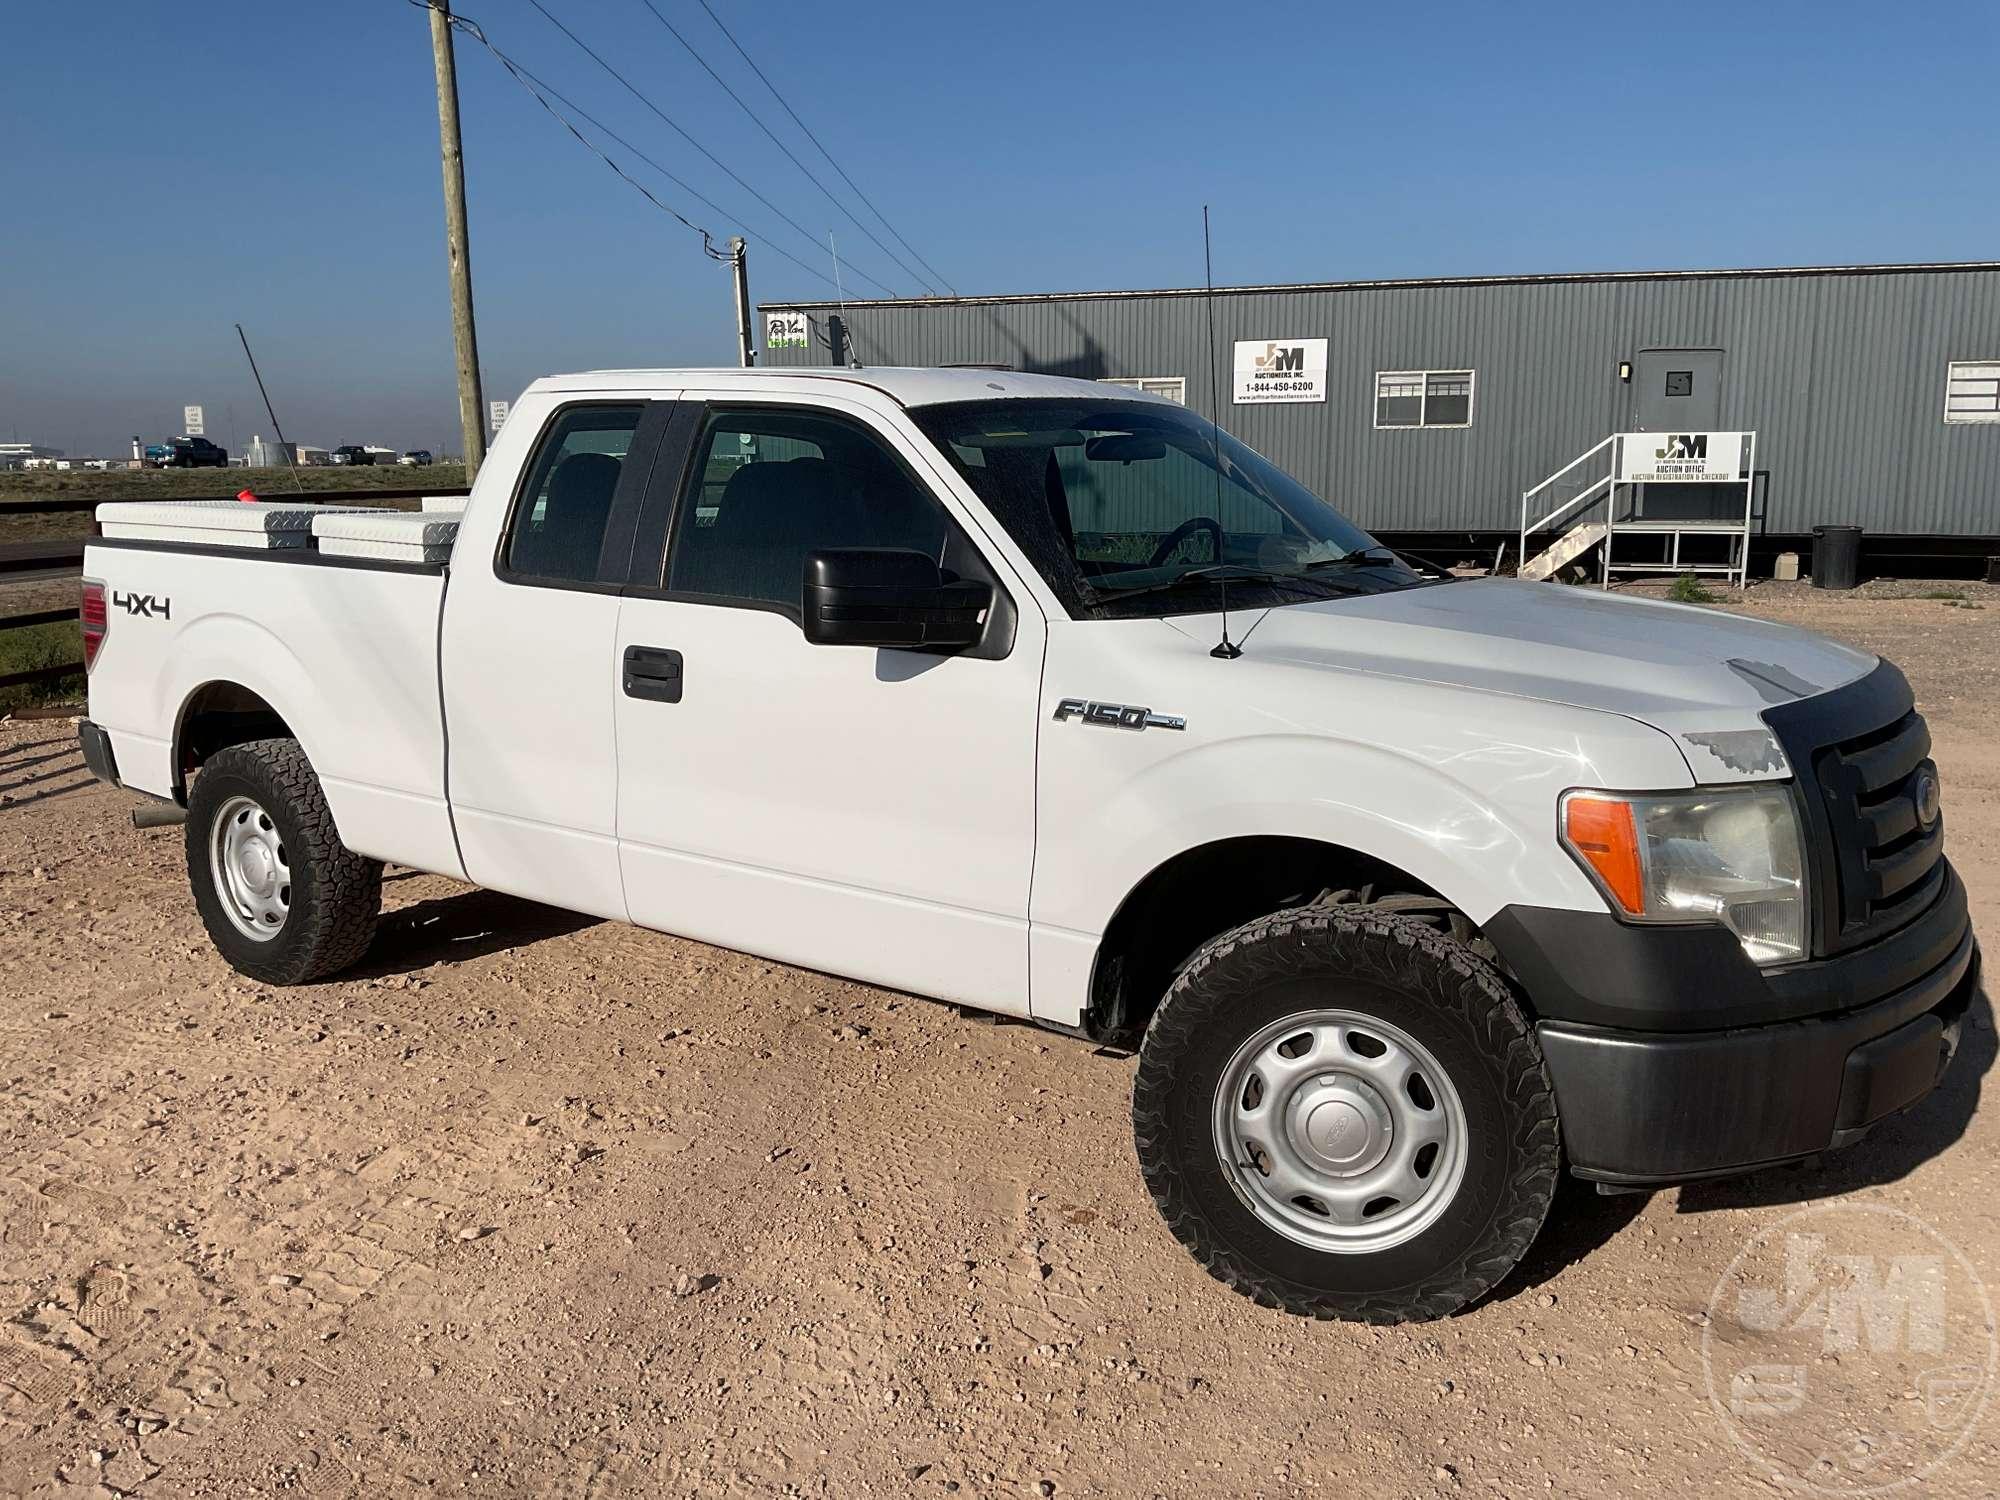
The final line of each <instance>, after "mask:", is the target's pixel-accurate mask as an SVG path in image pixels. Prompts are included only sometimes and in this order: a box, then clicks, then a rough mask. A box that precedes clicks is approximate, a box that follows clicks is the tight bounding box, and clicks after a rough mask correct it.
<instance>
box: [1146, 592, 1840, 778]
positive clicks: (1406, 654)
mask: <svg viewBox="0 0 2000 1500" xmlns="http://www.w3.org/2000/svg"><path fill="white" fill-rule="evenodd" d="M1210 622H1215V624H1213V625H1212V624H1211V623H1210ZM1167 623H1168V624H1171V625H1172V626H1174V628H1176V629H1177V630H1180V631H1181V632H1182V633H1184V634H1186V635H1188V636H1190V637H1191V638H1194V639H1197V640H1200V641H1202V642H1203V643H1204V644H1210V643H1212V642H1213V641H1214V640H1215V639H1216V627H1217V626H1219V621H1217V618H1216V617H1215V616H1213V615H1209V616H1195V617H1189V616H1181V617H1177V618H1174V619H1171V620H1169V621H1168V622H1167ZM1236 639H1238V640H1239V641H1241V642H1242V643H1243V648H1244V650H1245V652H1246V653H1255V654H1257V655H1259V656H1264V657H1267V658H1268V657H1280V658H1283V659H1284V660H1287V661H1290V662H1293V663H1296V664H1297V665H1299V666H1301V667H1307V668H1318V669H1325V670H1333V671H1348V672H1367V673H1372V674H1378V675H1382V676H1389V677H1399V678H1404V679H1408V680H1411V681H1418V682H1436V683H1441V684H1448V685H1451V686H1454V687H1461V688H1470V689H1474V690H1476V691H1483V692H1492V693H1501V694H1506V695H1509V696H1513V697H1519V698H1534V699H1539V700H1541V701H1543V702H1547V703H1561V704H1567V705H1570V706H1572V707H1576V708H1585V709H1596V710H1600V711H1602V712H1605V713H1615V714H1623V715H1625V716H1626V717H1628V718H1632V719H1637V720H1639V721H1641V722H1642V723H1646V724H1651V725H1653V726H1654V727H1655V728H1657V729H1660V730H1661V731H1663V732H1665V733H1666V734H1668V735H1670V736H1671V737H1672V738H1673V740H1674V742H1675V743H1676V744H1677V745H1678V746H1679V747H1680V749H1681V752H1682V754H1683V755H1685V756H1686V757H1687V761H1688V765H1689V768H1690V769H1691V770H1692V771H1693V772H1694V776H1695V779H1696V781H1698V782H1704V783H1706V782H1724V781H1759V780H1769V779H1773V778H1776V777H1782V776H1787V775H1790V774H1791V768H1790V767H1789V766H1788V765H1787V764H1786V762H1785V757H1784V752H1783V751H1782V750H1781V749H1780V748H1779V746H1778V743H1777V740H1776V738H1775V737H1774V736H1773V735H1772V734H1771V732H1770V730H1769V729H1768V728H1767V727H1766V726H1765V724H1764V722H1763V720H1762V718H1761V714H1762V713H1763V711H1764V710H1765V709H1766V708H1768V707H1770V706H1771V705H1773V704H1777V703H1789V702H1791V701H1793V700H1794V699H1797V698H1805V697H1810V696H1812V695H1814V694H1816V693H1823V692H1826V691H1828V690H1829V689H1832V688H1836V687H1839V686H1841V685H1842V684H1844V683H1848V682H1851V681H1853V680H1854V679H1855V678H1857V677H1860V676H1862V675H1863V674H1864V673H1867V672H1869V671H1871V670H1872V669H1873V668H1874V666H1875V662H1876V659H1875V658H1874V657H1873V656H1870V655H1869V654H1867V653H1866V652H1863V651H1856V650H1853V649H1852V648H1850V647H1847V646H1843V645H1841V644H1839V643H1838V642H1836V641H1830V640H1828V639H1826V638H1825V637H1824V636H1820V635H1815V634H1813V633H1812V632H1811V631H1807V630H1799V629H1796V628H1794V627H1793V626H1789V625H1775V624H1771V623H1770V622H1768V621H1764V620H1753V619H1748V618H1745V617H1744V616H1742V615H1734V614H1728V613H1725V612H1723V611H1721V610H1713V609H1702V608H1699V607H1698V606H1694V605H1686V604H1669V603H1665V602H1663V601H1655V600H1651V599H1635V598H1632V597H1630V596H1627V595H1614V594H1604V593H1599V592H1596V591H1594V590H1591V589H1587V588H1576V587H1565V586H1563V585H1561V584H1546V583H1519V582H1515V581H1513V580H1509V579H1483V580H1476V581H1470V582H1465V583H1455V584H1450V585H1440V586H1438V587H1433V588H1411V589H1399V590H1396V591H1394V592H1390V593H1383V594H1374V595H1370V596H1368V597H1366V598H1358V599H1338V600H1328V601H1325V602H1323V603H1310V604H1297V605H1290V606H1286V607H1284V608H1278V609H1269V610H1265V611H1262V612H1261V614H1260V616H1259V617H1258V618H1255V619H1254V620H1253V619H1251V618H1249V617H1247V616H1238V617H1237V635H1236Z"/></svg>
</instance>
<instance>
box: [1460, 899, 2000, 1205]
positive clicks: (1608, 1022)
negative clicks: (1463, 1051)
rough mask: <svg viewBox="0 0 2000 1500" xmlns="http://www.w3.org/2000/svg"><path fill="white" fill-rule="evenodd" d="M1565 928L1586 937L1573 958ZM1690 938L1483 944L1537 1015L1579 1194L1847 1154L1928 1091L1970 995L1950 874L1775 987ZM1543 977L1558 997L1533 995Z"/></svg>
mask: <svg viewBox="0 0 2000 1500" xmlns="http://www.w3.org/2000/svg"><path fill="white" fill-rule="evenodd" d="M1578 918H1581V919H1582V921H1583V923H1585V924H1589V925H1590V926H1591V927H1593V928H1596V927H1597V926H1598V924H1602V925H1601V930H1599V931H1597V932H1596V933H1595V935H1594V940H1593V941H1591V942H1589V943H1587V944H1586V945H1585V946H1581V947H1579V946H1573V945H1574V944H1576V943H1577V941H1578V940H1579V939H1582V938H1585V937H1586V934H1585V933H1584V932H1583V931H1581V930H1579V923H1578V920H1577V919H1578ZM1690 930H1691V929H1673V928H1667V927H1657V928H1638V927H1630V926H1626V925H1624V924H1621V923H1619V922H1617V921H1616V920H1615V919H1613V918H1612V917H1610V916H1609V915H1605V916H1603V917H1593V916H1592V915H1591V914H1589V913H1576V912H1562V913H1555V912H1548V911H1543V910H1541V909H1539V908H1522V907H1510V908H1508V909H1507V911H1505V912H1503V913H1501V916H1500V919H1498V920H1496V922H1495V923H1492V924H1489V926H1488V928H1487V932H1488V936H1489V937H1491V938H1492V940H1493V941H1494V943H1495V944H1496V946H1497V947H1499V949H1500V952H1501V954H1502V956H1503V957H1505V958H1506V959H1507V960H1508V962H1509V964H1510V965H1511V966H1512V967H1513V968H1514V970H1515V973H1516V975H1517V977H1519V978H1520V979H1521V980H1522V982H1523V984H1524V986H1525V987H1526V988H1527V991H1528V995H1529V999H1530V1000H1531V1002H1533V1003H1534V1005H1535V1007H1536V1011H1537V1016H1538V1020H1537V1023H1536V1028H1535V1029H1536V1034H1537V1036H1538V1038H1539V1039H1540V1042H1541V1045H1542V1052H1543V1055H1544V1057H1545V1058H1546V1059H1547V1061H1548V1067H1549V1073H1550V1076H1551V1077H1552V1078H1553V1079H1554V1082H1555V1091H1556V1106H1557V1109H1558V1111H1559V1112H1560V1115H1561V1119H1562V1133H1563V1143H1564V1146H1565V1148H1566V1149H1567V1151H1568V1154H1569V1160H1570V1167H1571V1170H1573V1171H1574V1172H1575V1173H1576V1174H1577V1175H1578V1176H1580V1177H1586V1178H1591V1179H1593V1180H1596V1181H1599V1182H1606V1183H1613V1184H1620V1185H1627V1186H1634V1187H1659V1186H1666V1185H1668V1184H1671V1183H1676V1182H1689V1181H1695V1180H1698V1179H1701V1178H1706V1177H1723V1176H1729V1175H1732V1174H1735V1173H1739V1172H1747V1171H1751V1170H1754V1169H1756V1168H1758V1167H1763V1166H1768V1165H1773V1164H1776V1163H1780V1162H1786V1161H1796V1160H1798V1159H1800V1158H1802V1157H1807V1156H1812V1155H1814V1154H1816V1153H1818V1152H1821V1151H1826V1150H1829V1149H1831V1148H1834V1147H1839V1146H1844V1145H1848V1144H1850V1143H1851V1142H1853V1141H1856V1140H1859V1139H1860V1138H1861V1137H1862V1136H1863V1135H1864V1134H1866V1133H1867V1130H1868V1128H1869V1127H1870V1126H1872V1125H1873V1124H1875V1123H1876V1122H1877V1121H1878V1120H1881V1119H1883V1118H1884V1117H1885V1116H1888V1115H1891V1114H1894V1113H1895V1112H1896V1111H1898V1110H1901V1109H1906V1108H1908V1107H1909V1106H1910V1105H1912V1104H1914V1103H1916V1102H1917V1101H1918V1100H1919V1099H1921V1098H1923V1097H1924V1095H1926V1094H1928V1093H1929V1092H1930V1091H1931V1089H1932V1088H1933V1087H1935V1086H1936V1084H1937V1082H1938V1080H1939V1079H1940V1078H1941V1077H1943V1075H1944V1070H1945V1068H1946V1067H1947V1066H1948V1065H1949V1063H1950V1061H1951V1057H1952V1053H1953V1051H1954V1050H1955V1048H1956V1047H1957V1043H1958V1033H1959V1027H1960V1024H1961V1023H1962V1021H1963V1019H1964V1016H1965V1011H1966V1008H1967V1006H1968V1005H1970V1003H1971V1000H1972V997H1973V995H1974V994H1975V993H1976V992H1977V990H1978V986H1979V947H1978V944H1977V942H1976V941H1975V940H1974V938H1973V935H1972V925H1971V920H1970V917H1969V915H1968V913H1967V911H1966V902H1965V889H1964V887H1963V885H1961V884H1960V883H1959V880H1958V877H1957V875H1956V874H1955V873H1951V872H1947V877H1946V880H1945V882H1944V887H1943V889H1942V890H1941V891H1940V892H1939V895H1938V899H1937V900H1936V901H1935V902H1934V903H1933V904H1932V906H1931V908H1930V910H1928V911H1927V912H1925V913H1924V915H1923V916H1921V917H1919V918H1917V919H1916V920H1915V921H1913V922H1911V923H1910V924H1909V925H1908V926H1906V927H1904V928H1902V929H1901V930H1900V931H1898V932H1895V933H1892V934H1890V935H1889V936H1888V937H1885V938H1883V939H1882V940H1881V941H1880V942H1877V943H1874V944H1871V945H1869V946H1868V947H1865V948H1861V949H1857V950H1855V951H1854V952H1852V953H1848V954H1843V955H1841V956H1840V957H1838V958H1832V959H1827V960H1824V961H1821V962H1818V963H1811V964H1802V965H1797V966H1795V967H1794V968H1792V969H1790V970H1788V971H1775V972H1772V973H1769V974H1765V973H1762V972H1760V971H1759V970H1757V969H1756V968H1755V967H1754V966H1753V965H1751V964H1750V963H1749V962H1748V961H1747V960H1741V959H1740V954H1741V948H1740V947H1739V945H1738V944H1737V943H1736V941H1735V939H1734V938H1733V937H1730V936H1729V935H1728V934H1727V933H1723V934H1722V936H1723V937H1725V938H1727V939H1728V948H1730V949H1735V950H1736V953H1737V955H1738V956H1739V961H1738V962H1734V963H1732V962H1728V961H1726V960H1727V955H1726V953H1725V952H1724V951H1723V950H1721V949H1719V948H1714V947H1711V946H1707V945H1690V944H1688V943H1687V941H1686V935H1687V933H1688V932H1689V931H1690ZM1656 945H1657V946H1656ZM1648 949H1653V950H1654V951H1652V952H1651V953H1648V951H1647V950H1648ZM1648 959H1650V960H1651V961H1650V962H1648V961H1647V960H1648ZM1558 965H1560V966H1561V970H1562V974H1563V978H1562V980H1561V982H1559V983H1552V984H1548V985H1545V986H1543V987H1542V988H1541V989H1540V990H1539V991H1538V988H1537V986H1536V984H1535V982H1534V980H1535V976H1536V975H1537V974H1538V973H1543V972H1548V971H1550V970H1553V969H1555V968H1557V966H1558ZM1675 1002H1678V1003H1675ZM1752 1018H1756V1019H1755V1021H1754V1022H1753V1021H1752Z"/></svg>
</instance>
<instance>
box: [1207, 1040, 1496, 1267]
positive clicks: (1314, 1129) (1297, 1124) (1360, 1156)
mask: <svg viewBox="0 0 2000 1500" xmlns="http://www.w3.org/2000/svg"><path fill="white" fill-rule="evenodd" d="M1213 1117H1214V1127H1215V1149H1216V1154H1217V1155H1218V1156H1219V1157H1220V1158H1221V1161H1222V1163H1223V1168H1224V1171H1225V1174H1226V1175H1227V1177H1228V1179H1229V1183H1230V1186H1231V1187H1232V1188H1234V1189H1235V1191H1236V1194H1237V1196H1238V1197H1239V1198H1241V1199H1242V1200H1243V1202H1244V1204H1245V1205H1246V1206H1247V1207H1248V1208H1249V1209H1250V1211H1251V1212H1252V1213H1254V1214H1255V1215H1256V1216H1257V1217H1258V1218H1259V1219H1261V1220H1262V1221H1263V1222H1264V1223H1266V1224H1268V1225H1269V1226H1270V1227H1271V1228H1272V1229H1274V1230H1276V1231H1277V1232H1278V1233H1279V1234H1282V1235H1283V1236H1285V1238H1287V1239H1289V1240H1291V1241H1293V1242H1294V1243H1297V1244H1300V1245H1304V1246H1307V1247H1308V1248H1311V1249H1314V1250H1324V1251H1332V1252H1335V1253H1344V1254H1370V1253H1373V1252H1376V1251H1380V1250H1386V1249H1388V1248H1389V1247H1391V1246H1393V1245H1400V1244H1402V1243H1403V1242H1405V1241H1406V1240H1409V1239H1412V1238H1414V1237H1415V1236H1417V1235H1419V1234H1422V1233H1423V1232H1424V1230H1426V1229H1428V1228H1429V1227H1430V1226H1431V1225H1432V1224H1433V1223H1435V1222H1436V1220H1437V1217H1438V1215H1439V1214H1441V1213H1443V1212H1444V1210H1445V1208H1446V1207H1447V1206H1449V1204H1450V1203H1451V1200H1452V1197H1453V1195H1454V1194H1456V1192H1457V1191H1458V1186H1459V1182H1460V1179H1461V1178H1463V1177H1464V1175H1465V1164H1466V1123H1465V1106H1464V1105H1463V1104H1462V1103H1461V1102H1460V1100H1459V1097H1458V1090H1457V1089H1456V1088H1455V1087H1454V1086H1453V1084H1452V1081H1451V1078H1450V1076H1449V1075H1448V1074H1447V1073H1446V1072H1445V1070H1444V1068H1443V1067H1442V1066H1441V1065H1440V1064H1439V1063H1438V1061H1437V1059H1436V1058H1435V1057H1434V1056H1433V1055H1432V1054H1431V1052H1430V1050H1429V1049H1428V1048H1426V1047H1425V1046H1424V1045H1423V1044H1422V1043H1421V1042H1419V1041H1417V1039H1416V1038H1414V1037H1413V1036H1411V1035H1410V1034H1409V1033H1408V1032H1406V1031H1404V1030H1402V1029H1401V1028H1400V1027H1397V1026H1392V1025H1389V1024H1388V1023H1386V1022H1384V1021H1380V1020H1377V1019H1375V1018H1373V1017H1370V1016H1366V1015H1363V1014H1361V1013H1360V1012H1358V1011H1349V1010H1309V1011H1300V1012H1298V1013H1296V1014H1293V1015H1289V1016H1285V1017H1284V1018H1282V1019H1280V1020H1277V1021H1273V1022H1272V1023H1271V1024H1270V1025H1268V1026H1265V1027H1263V1028H1262V1029H1261V1030H1259V1031H1257V1032H1256V1033H1255V1034H1254V1035H1252V1036H1251V1037H1250V1038H1249V1039H1248V1040H1247V1041H1245V1042H1244V1043H1243V1044H1242V1046H1240V1047H1238V1048H1237V1049H1236V1051H1235V1053H1234V1054H1233V1055H1232V1056H1231V1057H1230V1059H1229V1061H1228V1063H1227V1064H1226V1065H1225V1066H1224V1068H1223V1070H1222V1075H1221V1081H1220V1083H1219V1084H1218V1085H1217V1087H1216V1092H1215V1102H1214V1111H1213Z"/></svg>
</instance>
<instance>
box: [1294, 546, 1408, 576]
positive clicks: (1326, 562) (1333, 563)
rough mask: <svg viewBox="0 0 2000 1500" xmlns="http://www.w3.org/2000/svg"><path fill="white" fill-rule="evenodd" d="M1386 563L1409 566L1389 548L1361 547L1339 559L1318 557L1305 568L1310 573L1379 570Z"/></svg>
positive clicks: (1345, 553) (1342, 554)
mask: <svg viewBox="0 0 2000 1500" xmlns="http://www.w3.org/2000/svg"><path fill="white" fill-rule="evenodd" d="M1384 563H1391V564H1394V565H1395V566H1396V567H1399V568H1401V567H1407V566H1408V564H1407V563H1405V562H1404V561H1403V559H1402V558H1400V557H1398V556H1397V555H1396V554H1395V553H1393V552H1391V551H1390V550H1389V549H1388V548H1387V547H1360V548H1357V549H1356V550H1355V551H1353V552H1343V553H1341V554H1340V556H1338V557H1316V558H1314V559H1313V560H1312V561H1311V562H1309V563H1305V564H1303V566H1304V568H1305V570H1306V571H1307V572H1308V573H1317V572H1318V571H1319V570H1320V569H1322V568H1379V567H1381V566H1382V565H1383V564H1384Z"/></svg>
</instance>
